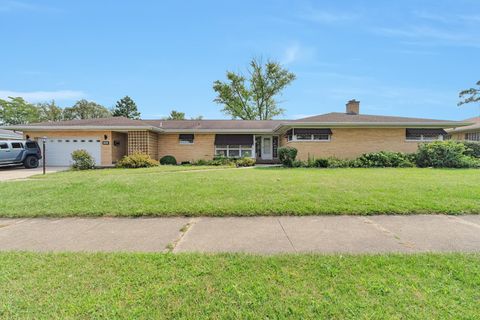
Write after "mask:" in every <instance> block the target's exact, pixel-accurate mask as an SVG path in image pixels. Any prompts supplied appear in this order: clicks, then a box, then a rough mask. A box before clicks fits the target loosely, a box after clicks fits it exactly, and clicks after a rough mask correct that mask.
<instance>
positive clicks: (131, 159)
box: [117, 152, 159, 168]
mask: <svg viewBox="0 0 480 320" xmlns="http://www.w3.org/2000/svg"><path fill="white" fill-rule="evenodd" d="M158 165H159V163H158V161H157V160H154V159H152V158H150V156H149V155H147V154H144V153H140V152H135V153H134V154H131V155H129V156H124V157H123V158H122V159H120V161H118V162H117V167H118V168H149V167H155V166H158Z"/></svg>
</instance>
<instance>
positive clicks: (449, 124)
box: [273, 121, 471, 132]
mask: <svg viewBox="0 0 480 320" xmlns="http://www.w3.org/2000/svg"><path fill="white" fill-rule="evenodd" d="M468 125H471V123H468V122H458V121H452V122H295V123H292V122H288V123H281V124H279V125H278V126H276V127H275V128H274V129H273V131H274V132H279V131H285V130H288V129H290V128H294V127H319V128H321V127H323V128H407V127H408V128H420V127H421V128H456V127H461V126H468Z"/></svg>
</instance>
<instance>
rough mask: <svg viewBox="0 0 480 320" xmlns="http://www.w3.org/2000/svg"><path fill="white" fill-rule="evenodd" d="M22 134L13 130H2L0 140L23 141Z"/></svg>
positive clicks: (0, 130)
mask: <svg viewBox="0 0 480 320" xmlns="http://www.w3.org/2000/svg"><path fill="white" fill-rule="evenodd" d="M22 139H23V135H22V133H18V132H15V131H12V130H4V129H0V140H22Z"/></svg>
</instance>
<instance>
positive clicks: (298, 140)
mask: <svg viewBox="0 0 480 320" xmlns="http://www.w3.org/2000/svg"><path fill="white" fill-rule="evenodd" d="M316 134H318V135H327V136H328V139H327V140H315V139H313V136H314V135H316ZM316 134H311V135H310V138H311V139H310V140H303V139H297V135H296V134H293V132H292V139H291V140H289V139H288V137H289V136H287V142H330V141H332V134H329V133H316Z"/></svg>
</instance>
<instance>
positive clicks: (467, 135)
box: [464, 131, 480, 142]
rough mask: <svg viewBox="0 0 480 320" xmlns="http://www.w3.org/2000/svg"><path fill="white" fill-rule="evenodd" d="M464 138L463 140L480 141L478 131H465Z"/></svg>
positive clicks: (479, 132)
mask: <svg viewBox="0 0 480 320" xmlns="http://www.w3.org/2000/svg"><path fill="white" fill-rule="evenodd" d="M472 137H473V138H472ZM464 138H465V141H471V142H480V131H473V132H465V136H464Z"/></svg>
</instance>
